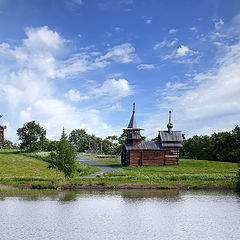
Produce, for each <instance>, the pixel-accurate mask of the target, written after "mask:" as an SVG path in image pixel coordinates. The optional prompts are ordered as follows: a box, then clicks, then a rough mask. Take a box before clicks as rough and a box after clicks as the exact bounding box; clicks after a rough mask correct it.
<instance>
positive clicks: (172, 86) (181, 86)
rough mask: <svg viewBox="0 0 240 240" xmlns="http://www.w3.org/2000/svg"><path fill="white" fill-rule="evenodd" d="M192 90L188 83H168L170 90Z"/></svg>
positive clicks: (167, 86)
mask: <svg viewBox="0 0 240 240" xmlns="http://www.w3.org/2000/svg"><path fill="white" fill-rule="evenodd" d="M189 88H192V87H190V86H189V85H188V84H186V83H182V82H167V83H166V89H167V91H169V90H186V89H189Z"/></svg>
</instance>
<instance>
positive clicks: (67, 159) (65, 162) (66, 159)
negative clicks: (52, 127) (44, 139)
mask: <svg viewBox="0 0 240 240" xmlns="http://www.w3.org/2000/svg"><path fill="white" fill-rule="evenodd" d="M48 162H49V166H48V168H52V169H53V168H56V169H58V170H59V171H61V172H62V173H63V182H64V180H65V177H67V178H71V177H72V176H73V175H74V173H75V170H76V153H75V151H74V148H73V146H72V145H71V143H70V142H69V141H68V137H67V134H66V133H65V129H64V128H63V131H62V135H61V138H60V141H59V143H58V146H57V150H56V152H51V154H50V157H49V161H48Z"/></svg>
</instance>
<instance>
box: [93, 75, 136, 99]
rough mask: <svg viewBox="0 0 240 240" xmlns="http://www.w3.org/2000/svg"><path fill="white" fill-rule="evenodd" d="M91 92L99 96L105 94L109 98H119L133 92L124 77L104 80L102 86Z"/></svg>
mask: <svg viewBox="0 0 240 240" xmlns="http://www.w3.org/2000/svg"><path fill="white" fill-rule="evenodd" d="M93 93H94V94H95V95H96V96H97V97H99V96H105V97H106V98H108V99H109V100H116V99H121V98H123V97H126V96H129V95H132V94H133V90H132V87H131V85H129V83H128V81H127V80H126V79H124V78H122V79H119V80H115V79H114V78H113V79H111V80H106V81H105V82H104V83H103V84H102V86H100V87H99V88H96V89H94V90H93Z"/></svg>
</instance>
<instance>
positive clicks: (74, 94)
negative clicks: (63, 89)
mask: <svg viewBox="0 0 240 240" xmlns="http://www.w3.org/2000/svg"><path fill="white" fill-rule="evenodd" d="M64 96H65V97H67V98H69V99H70V100H71V101H72V102H79V101H82V100H87V99H89V96H82V94H80V92H79V91H78V90H77V89H70V90H69V91H68V92H67V93H65V94H64Z"/></svg>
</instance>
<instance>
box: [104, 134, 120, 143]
mask: <svg viewBox="0 0 240 240" xmlns="http://www.w3.org/2000/svg"><path fill="white" fill-rule="evenodd" d="M106 140H109V141H110V142H112V143H113V142H114V141H118V137H117V136H116V135H113V136H107V137H106Z"/></svg>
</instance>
